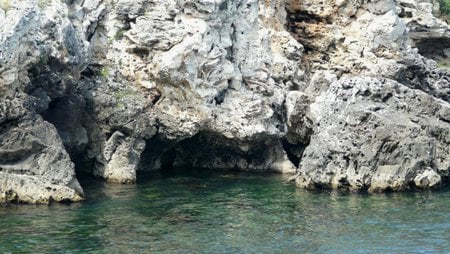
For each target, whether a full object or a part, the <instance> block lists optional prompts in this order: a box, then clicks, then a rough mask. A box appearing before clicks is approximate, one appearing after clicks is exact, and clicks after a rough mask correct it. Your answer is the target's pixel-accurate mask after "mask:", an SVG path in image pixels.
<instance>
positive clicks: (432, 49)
mask: <svg viewBox="0 0 450 254" xmlns="http://www.w3.org/2000/svg"><path fill="white" fill-rule="evenodd" d="M416 47H417V48H418V49H419V53H420V54H421V55H423V56H424V57H426V58H430V59H433V60H435V61H436V62H437V63H438V67H445V68H449V69H450V38H424V39H419V40H417V41H416Z"/></svg>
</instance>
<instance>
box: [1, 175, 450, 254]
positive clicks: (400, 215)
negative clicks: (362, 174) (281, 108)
mask: <svg viewBox="0 0 450 254" xmlns="http://www.w3.org/2000/svg"><path fill="white" fill-rule="evenodd" d="M144 178H146V180H143V181H141V182H139V183H138V184H137V185H132V186H123V185H106V184H103V183H102V182H98V181H94V180H89V179H87V180H84V181H83V185H84V187H85V191H86V193H87V195H88V200H87V201H86V202H83V203H78V204H70V205H61V204H53V205H50V206H35V205H23V206H9V207H2V208H0V253H22V252H28V253H449V252H450V190H442V191H439V192H418V193H417V192H416V193H402V194H398V193H397V194H380V195H363V194H343V193H338V192H326V191H323V192H309V191H304V190H299V189H297V188H295V187H294V186H293V185H292V184H289V183H285V182H283V179H282V178H281V176H279V175H249V174H242V173H241V174H234V173H208V172H204V171H201V172H190V173H185V174H177V175H172V176H166V177H160V176H155V175H153V176H147V177H144Z"/></svg>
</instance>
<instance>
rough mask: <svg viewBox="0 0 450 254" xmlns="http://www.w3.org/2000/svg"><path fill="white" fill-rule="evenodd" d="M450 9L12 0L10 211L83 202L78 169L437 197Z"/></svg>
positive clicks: (125, 178) (7, 76)
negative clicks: (217, 172) (277, 180)
mask: <svg viewBox="0 0 450 254" xmlns="http://www.w3.org/2000/svg"><path fill="white" fill-rule="evenodd" d="M437 9H439V8H438V6H437V3H436V1H432V0H429V1H420V2H418V1H406V0H405V1H394V0H378V1H353V0H340V1H331V0H330V1H320V2H318V1H312V0H305V1H296V0H288V1H257V0H239V1H230V0H214V1H203V0H186V1H175V0H152V1H149V0H139V1H129V0H113V1H102V0H94V1H78V0H75V1H65V2H61V1H56V0H54V1H32V0H25V1H20V3H19V1H14V0H11V1H3V2H1V4H0V23H1V24H2V27H1V28H0V97H1V101H0V137H1V138H2V140H4V141H2V143H1V144H0V169H1V171H0V183H1V185H0V201H13V200H16V201H21V202H32V203H33V202H44V203H45V202H49V201H51V200H58V201H62V200H73V201H76V200H80V199H82V197H83V194H82V190H81V187H80V186H79V184H78V182H77V180H76V177H75V170H74V164H73V162H74V163H75V166H76V168H77V170H78V172H83V173H89V174H93V175H96V176H99V177H101V178H104V179H105V180H106V181H110V182H119V183H133V182H135V181H136V172H137V171H139V170H143V171H145V170H147V171H150V170H164V169H167V168H172V167H202V168H218V169H238V170H245V171H256V172H260V171H276V172H282V173H289V174H296V176H295V177H294V178H295V179H296V182H297V184H298V185H299V186H300V187H307V188H345V189H351V190H366V189H367V190H369V191H372V192H377V191H385V190H404V189H408V188H434V187H437V186H439V185H441V184H442V183H443V182H444V181H446V180H447V179H448V178H449V175H450V173H449V163H450V160H449V159H448V158H449V156H448V153H449V151H448V149H447V144H448V142H449V141H448V135H447V134H448V130H449V126H448V123H449V122H450V116H448V113H449V112H450V111H449V106H448V102H449V101H450V97H449V87H450V86H449V80H450V78H449V72H448V68H449V67H448V60H447V59H448V54H447V53H448V52H447V51H449V49H448V48H447V47H448V45H449V43H448V42H449V38H450V37H449V26H448V24H447V23H446V22H445V21H443V20H440V19H439V18H437V17H436V16H435V15H436V13H438V11H437ZM433 46H436V47H433ZM43 133H47V134H46V135H44V134H43ZM69 156H70V157H69Z"/></svg>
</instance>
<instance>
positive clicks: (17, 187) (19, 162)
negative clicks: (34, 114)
mask: <svg viewBox="0 0 450 254" xmlns="http://www.w3.org/2000/svg"><path fill="white" fill-rule="evenodd" d="M15 122H17V121H15ZM15 122H12V123H9V124H7V125H4V126H3V127H2V128H1V129H0V130H1V131H0V202H26V203H49V202H52V201H80V200H82V199H83V197H84V194H83V190H82V189H81V187H80V185H79V183H78V180H77V179H76V177H75V169H74V164H73V163H72V161H71V160H70V158H69V155H68V154H67V152H66V151H65V149H64V146H63V144H62V141H61V140H60V138H59V136H58V134H57V131H56V129H55V128H54V127H53V126H52V125H51V124H49V123H47V122H45V121H43V120H42V119H40V118H36V119H33V118H32V119H28V120H18V122H17V123H15Z"/></svg>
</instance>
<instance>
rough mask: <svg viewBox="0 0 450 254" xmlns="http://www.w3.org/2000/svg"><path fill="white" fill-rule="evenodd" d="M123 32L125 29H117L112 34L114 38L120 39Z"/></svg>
mask: <svg viewBox="0 0 450 254" xmlns="http://www.w3.org/2000/svg"><path fill="white" fill-rule="evenodd" d="M124 33H125V31H124V30H122V29H119V30H117V32H116V34H115V35H114V40H121V39H122V38H123V34H124Z"/></svg>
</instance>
